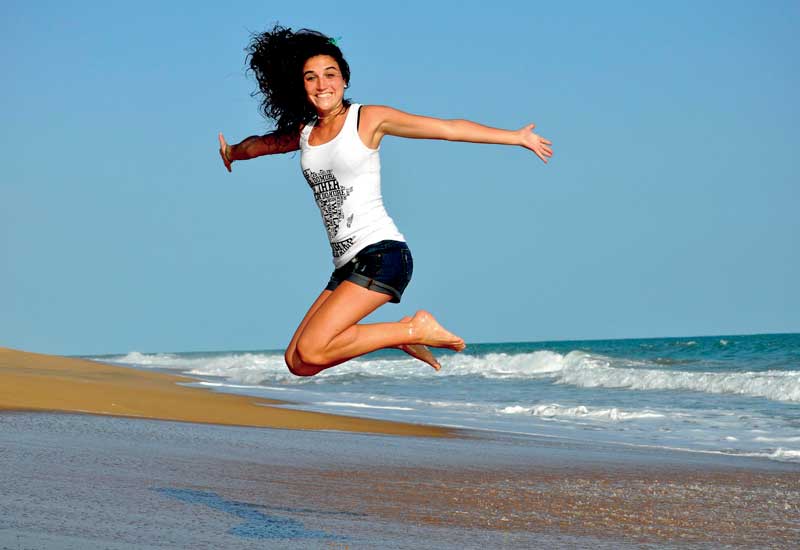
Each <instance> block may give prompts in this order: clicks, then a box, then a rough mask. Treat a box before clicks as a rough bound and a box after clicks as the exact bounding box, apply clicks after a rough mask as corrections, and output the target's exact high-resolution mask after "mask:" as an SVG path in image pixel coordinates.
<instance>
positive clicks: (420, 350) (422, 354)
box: [397, 344, 442, 370]
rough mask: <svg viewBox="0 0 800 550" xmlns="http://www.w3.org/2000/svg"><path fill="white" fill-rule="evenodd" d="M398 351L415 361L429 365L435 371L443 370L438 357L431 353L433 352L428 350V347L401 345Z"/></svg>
mask: <svg viewBox="0 0 800 550" xmlns="http://www.w3.org/2000/svg"><path fill="white" fill-rule="evenodd" d="M397 349H401V350H403V351H404V352H406V353H407V354H409V355H410V356H411V357H413V358H414V359H419V360H420V361H422V362H424V363H428V364H429V365H430V366H432V367H433V368H434V370H439V369H441V368H442V366H441V365H440V364H439V361H437V360H436V357H434V356H433V354H432V353H431V350H429V349H428V346H423V345H422V344H401V345H399V346H397Z"/></svg>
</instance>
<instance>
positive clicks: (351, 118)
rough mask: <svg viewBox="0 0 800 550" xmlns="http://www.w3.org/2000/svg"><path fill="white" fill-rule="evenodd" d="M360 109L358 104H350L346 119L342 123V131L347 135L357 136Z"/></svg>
mask: <svg viewBox="0 0 800 550" xmlns="http://www.w3.org/2000/svg"><path fill="white" fill-rule="evenodd" d="M360 109H361V105H360V104H358V103H351V104H350V108H349V109H348V110H347V118H346V119H345V121H344V127H343V128H342V131H343V132H347V134H348V135H352V134H356V135H358V113H359V110H360Z"/></svg>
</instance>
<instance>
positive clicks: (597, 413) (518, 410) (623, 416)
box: [498, 403, 664, 422]
mask: <svg viewBox="0 0 800 550" xmlns="http://www.w3.org/2000/svg"><path fill="white" fill-rule="evenodd" d="M498 412H500V413H502V414H530V415H533V416H539V417H542V418H568V419H573V418H585V419H592V420H609V421H612V422H620V421H625V420H640V419H643V418H663V417H664V415H663V414H661V413H658V412H656V411H651V410H642V411H623V410H620V409H618V408H617V407H611V408H599V407H587V406H585V405H578V406H575V407H564V406H562V405H559V404H558V403H551V404H541V405H534V406H532V407H523V406H520V405H514V406H509V407H504V408H502V409H499V410H498Z"/></svg>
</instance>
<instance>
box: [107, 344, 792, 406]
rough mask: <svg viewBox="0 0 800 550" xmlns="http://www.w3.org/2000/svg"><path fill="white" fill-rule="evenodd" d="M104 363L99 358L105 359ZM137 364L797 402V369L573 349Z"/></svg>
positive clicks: (227, 357) (233, 378) (138, 362)
mask: <svg viewBox="0 0 800 550" xmlns="http://www.w3.org/2000/svg"><path fill="white" fill-rule="evenodd" d="M101 360H102V359H101ZM105 360H111V361H113V362H118V363H123V364H131V365H135V366H139V367H148V368H165V369H177V370H182V371H185V372H187V373H189V374H195V375H199V376H215V377H222V378H224V379H226V380H227V381H229V382H231V383H234V384H249V385H253V384H257V385H268V384H270V383H274V384H280V385H285V384H293V385H302V384H330V383H336V382H340V383H348V382H350V381H353V380H367V379H371V378H379V379H393V380H413V379H423V378H430V377H433V376H437V377H442V376H448V377H481V378H486V379H495V380H534V379H548V378H551V379H553V381H555V382H557V383H560V384H570V385H574V386H578V387H582V388H627V389H632V390H689V391H697V392H705V393H712V394H725V393H727V394H738V395H745V396H751V397H764V398H767V399H771V400H774V401H785V402H787V401H788V402H800V372H797V371H764V372H690V371H680V370H668V369H663V368H661V369H658V368H648V367H651V366H654V365H648V364H647V363H644V362H641V361H632V360H625V359H614V358H609V357H604V356H601V355H595V354H589V353H585V352H581V351H572V352H570V353H567V354H566V355H562V354H559V353H556V352H552V351H535V352H529V353H514V354H507V353H487V354H483V355H466V354H458V355H455V354H452V355H446V356H443V357H442V358H441V363H442V366H443V368H442V371H441V372H440V373H436V372H435V371H433V370H432V369H430V368H429V367H427V366H426V365H422V364H421V363H420V362H419V361H416V360H413V359H410V358H407V359H406V358H389V359H384V358H380V359H373V358H369V357H367V358H361V359H356V360H353V361H349V362H347V363H344V364H342V365H339V366H338V367H336V368H335V369H330V370H327V371H324V372H323V373H321V374H320V375H318V376H315V377H311V378H309V377H306V378H298V377H295V376H293V375H292V374H290V373H289V371H288V370H287V368H286V365H285V364H284V361H283V355H282V354H281V353H279V352H273V353H268V352H267V353H231V354H218V355H216V354H213V355H207V356H206V355H174V354H144V353H140V352H135V351H134V352H131V353H128V354H127V355H124V356H119V357H113V358H110V359H109V358H106V359H105Z"/></svg>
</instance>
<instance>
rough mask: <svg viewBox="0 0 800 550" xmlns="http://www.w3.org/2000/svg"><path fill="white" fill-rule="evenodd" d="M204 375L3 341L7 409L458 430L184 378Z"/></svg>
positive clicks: (285, 425)
mask: <svg viewBox="0 0 800 550" xmlns="http://www.w3.org/2000/svg"><path fill="white" fill-rule="evenodd" d="M194 382H198V380H196V379H194V378H191V377H188V376H179V375H174V374H166V373H163V372H149V371H144V370H142V369H134V368H127V367H120V366H113V365H109V364H105V363H100V362H96V361H91V360H88V359H79V358H72V357H61V356H54V355H44V354H39V353H32V352H26V351H19V350H12V349H9V348H4V347H0V413H1V412H2V411H20V412H64V413H80V414H91V415H99V416H116V417H124V418H142V419H150V420H165V421H176V422H193V423H200V424H218V425H224V426H242V427H254V428H277V429H289V430H334V431H344V432H358V433H374V434H382V435H400V436H415V437H454V436H455V432H454V430H451V429H447V428H443V427H438V426H427V425H421V424H410V423H402V422H390V421H384V420H374V419H366V418H358V417H354V416H341V415H334V414H325V413H317V412H310V411H299V410H294V409H284V408H280V405H283V404H285V402H283V401H278V400H273V399H265V398H257V397H248V396H242V395H233V394H226V393H221V392H215V391H214V390H211V389H205V388H198V387H189V386H186V385H182V384H189V383H194Z"/></svg>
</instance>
